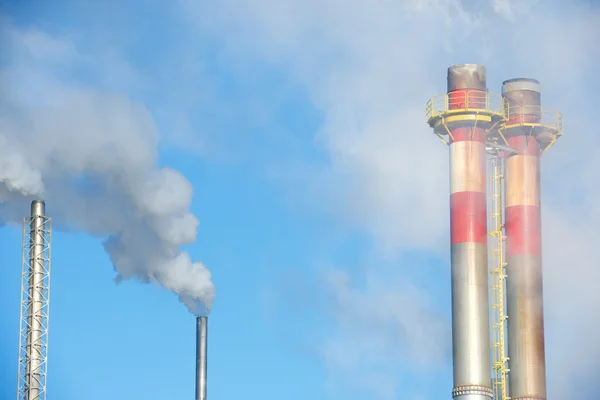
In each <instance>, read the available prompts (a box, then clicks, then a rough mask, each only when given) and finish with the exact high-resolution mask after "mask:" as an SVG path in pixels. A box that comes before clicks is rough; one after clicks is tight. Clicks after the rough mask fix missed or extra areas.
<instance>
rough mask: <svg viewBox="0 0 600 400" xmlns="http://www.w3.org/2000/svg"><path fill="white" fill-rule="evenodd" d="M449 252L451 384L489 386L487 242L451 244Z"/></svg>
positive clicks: (480, 397) (471, 397) (481, 397)
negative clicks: (452, 363) (450, 272)
mask: <svg viewBox="0 0 600 400" xmlns="http://www.w3.org/2000/svg"><path fill="white" fill-rule="evenodd" d="M451 255H452V348H453V356H454V360H453V362H454V386H455V387H460V386H469V385H476V386H483V387H486V388H491V378H490V331H489V300H488V270H487V244H486V243H459V244H454V245H452V247H451ZM465 396H469V397H462V396H461V397H460V398H461V399H467V398H469V399H486V400H487V399H488V397H486V396H481V395H470V394H469V395H465ZM473 396H479V397H473Z"/></svg>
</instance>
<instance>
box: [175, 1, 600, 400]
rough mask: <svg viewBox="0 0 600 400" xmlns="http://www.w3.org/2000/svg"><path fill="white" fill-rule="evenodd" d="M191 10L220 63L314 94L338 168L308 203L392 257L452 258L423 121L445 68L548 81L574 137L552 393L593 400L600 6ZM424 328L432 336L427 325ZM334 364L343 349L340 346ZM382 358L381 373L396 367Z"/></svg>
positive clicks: (280, 4)
mask: <svg viewBox="0 0 600 400" xmlns="http://www.w3.org/2000/svg"><path fill="white" fill-rule="evenodd" d="M186 5H187V6H188V8H187V9H186V11H187V13H188V15H187V17H188V18H191V19H192V20H193V21H194V23H195V24H197V25H200V26H201V28H200V29H201V30H202V33H204V34H205V33H207V32H208V33H212V34H214V37H216V38H217V39H218V40H219V41H220V43H221V44H222V45H223V49H224V50H223V51H224V52H226V53H228V54H235V57H237V58H236V59H237V60H238V61H240V62H242V63H243V62H244V60H253V61H255V60H256V59H258V60H262V61H263V62H265V63H268V64H270V65H276V66H278V67H280V68H282V69H284V70H286V71H287V72H288V74H289V78H290V79H291V80H294V81H297V82H300V83H301V84H303V85H304V87H305V88H306V89H307V90H308V92H309V93H310V95H311V99H312V101H313V104H314V106H315V107H316V108H317V109H319V110H322V112H323V113H324V118H325V120H324V123H323V125H322V126H321V129H320V131H319V132H318V133H317V139H318V141H319V143H320V145H322V147H323V148H324V149H325V150H326V151H327V152H328V155H329V162H330V164H329V165H326V166H322V168H318V169H317V173H316V174H314V175H313V174H311V175H310V176H308V177H305V178H306V179H307V181H308V182H310V183H313V184H314V185H315V186H314V187H315V188H318V189H319V190H318V191H316V194H315V195H314V196H313V197H312V198H311V201H312V202H315V203H322V202H326V203H327V204H328V205H329V211H330V212H331V213H333V214H334V215H336V216H337V217H340V218H342V219H343V220H344V221H345V222H348V221H349V222H351V223H353V224H356V225H357V226H359V227H361V228H362V229H364V230H365V231H367V232H369V233H370V234H371V235H372V236H373V237H375V238H376V239H377V242H378V243H379V245H380V246H382V247H383V248H384V249H388V250H389V249H395V250H402V249H410V248H414V247H415V246H418V247H420V248H422V249H428V250H431V251H436V252H446V251H447V244H446V241H447V236H448V233H447V215H448V210H447V208H448V184H447V180H448V178H447V158H446V157H447V156H446V149H445V148H444V147H443V146H442V145H441V144H440V143H439V142H438V141H437V140H436V139H435V137H434V136H433V135H431V133H430V131H429V129H428V128H427V126H426V125H425V124H424V122H423V110H422V108H421V107H423V105H424V103H425V101H426V100H427V98H428V97H430V96H432V95H434V94H436V93H437V92H442V91H443V90H444V89H445V72H446V70H445V69H446V67H447V66H448V65H450V64H454V63H465V62H467V63H470V62H479V63H484V64H486V65H487V67H488V85H489V87H490V89H491V90H493V91H497V92H498V91H499V90H500V84H501V81H502V80H504V79H509V78H514V77H519V76H525V77H534V78H537V79H540V80H541V81H542V85H543V91H544V92H543V102H544V104H547V105H553V106H555V107H557V108H560V109H562V111H563V112H564V113H565V115H566V117H567V119H566V120H567V121H568V123H567V134H566V135H567V136H565V138H563V139H561V141H560V142H559V143H558V144H557V146H556V147H555V148H553V149H552V150H551V151H550V152H549V153H548V154H547V155H545V156H544V162H543V168H544V170H543V174H544V183H543V184H544V203H545V208H544V218H545V220H544V232H545V253H544V258H545V271H546V274H545V290H546V292H545V293H546V304H547V306H546V314H547V316H548V317H547V319H548V321H547V337H548V351H547V353H548V360H549V362H548V374H549V386H550V392H549V393H550V396H552V397H556V398H567V397H569V398H571V397H577V398H579V399H590V400H591V399H592V398H591V397H589V396H588V397H586V394H585V393H583V392H578V390H579V387H580V386H577V384H576V383H575V382H576V380H577V379H578V378H579V377H582V376H584V375H585V373H586V371H589V370H590V369H593V368H594V367H595V368H597V367H599V366H600V365H598V363H599V362H598V360H600V346H598V344H597V341H596V340H595V339H594V338H595V337H597V332H598V329H599V327H600V317H598V316H599V315H600V297H599V295H598V293H599V292H598V291H597V290H595V288H594V282H596V281H597V280H598V279H600V272H599V270H598V269H597V268H595V267H594V261H593V260H594V259H595V256H594V250H595V245H594V240H593V238H594V236H595V234H597V228H596V226H598V222H599V217H598V214H599V212H598V206H597V204H600V193H599V191H598V190H597V189H596V188H595V186H596V182H597V181H598V178H599V177H598V174H599V173H598V172H596V171H598V169H597V168H595V167H596V166H597V161H595V160H598V159H599V158H598V157H599V156H600V154H598V151H597V150H596V149H595V148H594V146H590V145H588V143H591V142H588V141H592V142H594V141H595V138H594V137H592V135H594V134H595V133H594V130H593V128H590V127H593V126H595V122H594V118H595V116H594V113H595V109H594V106H592V104H593V102H594V101H595V97H596V92H595V91H594V88H596V89H598V88H600V79H599V78H598V77H597V76H596V75H597V74H596V72H595V71H596V65H597V60H598V56H599V55H600V50H598V49H599V47H598V46H597V38H598V37H600V12H599V11H598V10H597V9H594V8H592V7H591V6H589V5H585V4H584V3H579V2H568V1H563V2H558V1H557V2H536V1H527V2H516V1H515V2H513V1H497V0H495V1H488V2H478V1H453V0H447V1H441V0H438V1H386V2H383V1H367V0H354V1H343V2H342V1H336V0H328V1H317V0H309V1H303V2H299V1H292V0H278V1H269V0H263V1H236V2H229V1H221V2H219V4H218V5H214V4H211V5H207V4H206V3H197V2H188V3H187V4H186ZM209 20H210V21H209ZM305 170H306V171H313V170H314V167H313V168H307V169H305ZM294 184H296V182H294V183H292V185H294ZM299 195H302V193H299ZM574 200H575V201H577V204H579V206H578V207H577V208H576V207H575V206H574V205H573V201H574ZM373 274H380V275H379V278H378V279H381V280H385V272H381V271H379V272H377V268H374V272H373ZM565 274H566V276H565ZM567 278H568V279H567ZM332 289H333V290H334V291H335V292H336V293H338V294H339V295H340V296H341V297H339V298H338V300H339V301H340V302H342V303H343V304H345V307H346V306H347V307H349V308H351V309H355V307H356V304H355V302H354V297H353V296H350V295H347V294H348V293H354V294H355V295H356V296H365V297H366V298H367V299H369V300H364V301H366V302H368V301H371V300H372V299H373V300H374V299H378V296H381V295H382V293H385V290H383V292H381V291H378V290H365V291H360V290H358V291H357V292H353V291H352V289H350V288H348V287H347V286H344V285H341V286H340V285H339V284H334V285H333V286H332ZM399 293H400V294H398V295H399V296H402V295H403V294H402V293H403V292H401V291H400V292H399ZM419 307H420V306H418V307H417V308H419ZM362 317H364V318H367V319H368V318H370V317H371V316H369V315H362ZM567 317H568V319H566V318H567ZM364 318H363V320H364ZM385 318H387V319H388V320H391V319H392V317H391V316H389V315H388V316H386V317H385ZM401 318H406V319H407V320H409V319H410V315H409V316H401ZM565 319H566V320H568V321H569V324H566V325H565V324H564V323H563V322H564V321H565ZM414 322H415V323H416V324H417V326H421V327H428V325H427V323H426V322H425V321H420V320H419V319H418V318H415V321H414ZM419 323H421V325H418V324H419ZM573 325H577V326H578V328H577V329H574V328H573ZM579 326H583V328H582V329H580V328H579ZM338 327H339V332H341V333H344V334H345V335H347V336H345V337H344V338H343V339H342V338H338V340H339V341H338V342H337V344H336V346H338V347H339V346H344V348H345V349H346V350H347V351H350V350H351V349H352V348H353V346H355V345H356V342H357V341H356V340H355V337H356V336H355V333H353V331H352V329H349V328H348V327H347V326H346V325H345V324H344V323H343V322H339V323H338ZM594 334H596V335H594ZM374 335H375V336H374ZM367 337H368V338H369V339H371V338H373V337H376V334H375V333H370V334H368V335H367ZM361 339H363V340H361V341H363V342H364V341H365V340H366V341H367V342H368V340H369V339H366V338H363V337H361ZM334 350H335V349H334ZM339 353H342V354H344V353H345V352H344V351H343V350H339V348H338V349H337V350H336V351H332V354H334V355H335V354H339ZM380 356H381V361H380V362H382V363H385V362H386V361H389V360H393V356H392V357H391V358H390V356H388V355H385V354H380ZM333 359H335V357H333ZM352 362H354V367H356V368H357V371H355V374H354V375H353V377H354V378H358V377H359V376H360V370H359V369H358V366H359V365H360V364H359V362H358V361H357V360H348V359H339V360H338V362H337V363H336V366H337V367H338V368H339V369H342V370H343V369H346V368H347V366H348V364H349V363H350V364H352ZM388 372H389V371H388ZM351 380H352V379H351Z"/></svg>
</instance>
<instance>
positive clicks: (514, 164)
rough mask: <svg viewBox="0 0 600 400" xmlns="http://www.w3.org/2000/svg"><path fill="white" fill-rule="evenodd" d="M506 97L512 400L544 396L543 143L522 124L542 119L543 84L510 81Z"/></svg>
mask: <svg viewBox="0 0 600 400" xmlns="http://www.w3.org/2000/svg"><path fill="white" fill-rule="evenodd" d="M502 96H503V97H504V98H505V101H507V102H508V105H509V107H508V110H509V113H508V120H507V122H506V126H507V129H506V130H505V131H504V134H505V135H506V136H507V140H508V144H509V145H510V146H511V147H512V148H514V149H516V150H518V153H517V154H507V159H506V164H505V165H506V167H505V168H506V170H505V193H506V195H505V196H506V205H505V206H506V210H505V229H506V241H507V243H506V262H507V265H506V271H507V272H506V275H507V278H506V283H507V300H506V302H507V308H508V316H509V320H508V354H509V368H510V385H509V387H510V393H509V394H510V398H511V399H512V400H545V399H546V359H545V350H544V346H545V345H544V309H543V287H542V248H541V212H540V144H539V143H538V141H537V140H536V137H535V136H533V135H531V131H532V130H531V128H530V127H527V126H523V124H536V123H539V122H540V118H541V106H540V104H541V95H540V83H539V82H538V81H536V80H533V79H511V80H508V81H505V82H504V83H503V87H502ZM511 126H512V128H511Z"/></svg>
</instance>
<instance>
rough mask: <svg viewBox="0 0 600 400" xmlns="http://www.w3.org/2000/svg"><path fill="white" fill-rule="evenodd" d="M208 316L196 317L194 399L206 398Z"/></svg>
mask: <svg viewBox="0 0 600 400" xmlns="http://www.w3.org/2000/svg"><path fill="white" fill-rule="evenodd" d="M207 336H208V318H207V317H196V400H206V370H207V365H206V351H207V339H208V337H207Z"/></svg>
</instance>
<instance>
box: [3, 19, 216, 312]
mask: <svg viewBox="0 0 600 400" xmlns="http://www.w3.org/2000/svg"><path fill="white" fill-rule="evenodd" d="M1 22H2V24H1V28H2V32H1V41H2V48H3V52H5V53H4V54H3V58H4V61H5V63H3V67H2V69H1V70H0V87H2V90H1V91H0V221H1V222H2V223H5V224H14V223H18V222H20V221H21V218H22V217H23V216H24V215H25V214H26V213H27V211H28V204H29V201H30V200H32V199H38V198H40V199H43V200H45V201H46V202H47V209H48V212H49V215H51V216H52V217H53V219H54V220H55V225H57V224H58V225H59V226H63V227H66V228H67V229H69V230H77V231H83V232H87V233H89V234H91V235H94V236H96V237H99V238H104V239H105V240H104V248H105V249H106V251H107V253H108V254H109V256H110V260H111V262H112V264H113V266H114V269H115V271H116V273H117V276H116V278H115V280H116V282H120V281H122V280H124V279H137V280H139V281H141V282H146V283H149V282H152V283H156V284H159V285H161V286H163V287H165V288H166V289H168V290H171V291H172V292H174V293H175V294H176V295H177V296H179V299H180V300H181V302H183V303H184V304H185V305H186V306H187V308H188V309H189V311H190V312H192V313H194V314H206V313H208V312H210V309H211V307H212V303H213V300H214V297H215V288H214V285H213V283H212V281H211V274H210V272H209V270H208V269H207V268H206V266H205V265H204V264H202V263H201V262H195V261H192V259H191V258H190V256H189V254H188V253H186V252H185V251H182V246H184V245H187V244H190V243H193V242H194V241H195V240H196V228H197V226H198V220H197V219H196V217H195V216H194V215H193V214H192V213H191V212H190V205H191V201H192V195H193V188H192V185H191V184H190V182H189V181H188V180H187V179H186V178H185V177H184V176H183V175H182V174H180V173H179V172H177V171H175V170H173V169H171V168H168V167H161V166H159V164H158V162H159V159H158V144H159V133H158V131H157V127H156V125H155V123H154V121H153V119H152V117H151V115H150V114H149V113H148V111H147V110H146V108H145V107H144V106H143V105H141V104H137V103H135V102H132V101H130V100H129V99H127V98H126V97H123V96H121V95H118V94H112V93H103V92H97V91H93V90H91V89H89V88H87V87H85V86H83V85H73V84H68V83H66V82H65V81H63V80H61V79H58V78H56V75H52V74H48V73H47V72H46V71H47V68H48V67H50V68H52V67H57V66H61V65H64V64H69V63H71V62H74V61H75V58H76V57H77V54H76V49H74V48H73V46H72V45H71V44H70V42H68V41H63V40H59V39H54V38H51V37H49V36H47V35H44V34H43V33H41V32H38V31H35V30H26V31H18V30H16V29H13V28H12V27H11V26H10V24H9V23H8V22H7V21H5V20H2V21H1ZM69 72H70V71H69Z"/></svg>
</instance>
